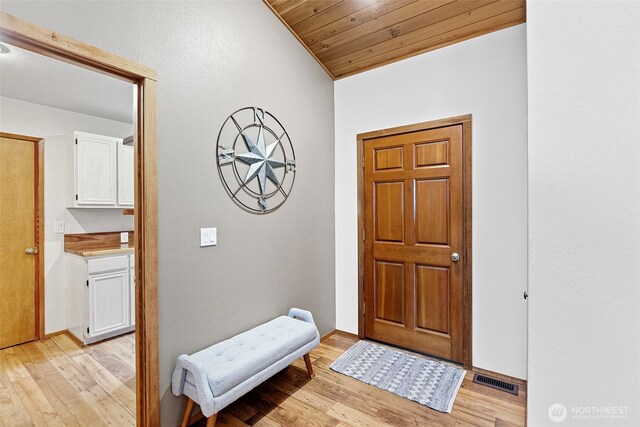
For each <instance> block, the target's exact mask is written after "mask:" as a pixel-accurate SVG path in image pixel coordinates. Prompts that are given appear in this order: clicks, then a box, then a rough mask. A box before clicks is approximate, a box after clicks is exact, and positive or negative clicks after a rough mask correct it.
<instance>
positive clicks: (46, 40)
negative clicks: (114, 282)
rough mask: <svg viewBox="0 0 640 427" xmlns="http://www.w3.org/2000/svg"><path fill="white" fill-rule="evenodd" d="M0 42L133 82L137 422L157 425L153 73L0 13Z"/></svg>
mask: <svg viewBox="0 0 640 427" xmlns="http://www.w3.org/2000/svg"><path fill="white" fill-rule="evenodd" d="M0 41H2V42H7V43H9V44H12V45H14V46H18V47H20V48H22V49H26V50H30V51H32V52H35V53H38V54H41V55H44V56H47V57H50V58H54V59H59V60H62V61H64V62H67V63H70V64H73V65H77V66H80V67H84V68H86V69H89V70H92V71H97V72H100V73H102V74H105V75H107V76H111V77H116V78H119V79H121V80H124V81H127V82H130V83H133V84H134V85H135V87H136V102H135V122H134V135H135V144H136V160H135V165H136V168H135V170H136V173H135V202H134V212H135V217H134V233H135V234H134V236H135V237H134V239H135V257H136V263H135V274H136V419H137V425H139V426H156V425H160V383H159V366H158V215H157V206H158V195H157V164H156V150H157V148H156V146H157V129H156V111H157V110H156V90H157V80H158V77H157V73H156V72H155V70H153V69H151V68H148V67H146V66H144V65H140V64H137V63H135V62H132V61H129V60H127V59H125V58H122V57H119V56H116V55H113V54H111V53H109V52H106V51H104V50H101V49H98V48H97V47H94V46H90V45H87V44H85V43H82V42H80V41H77V40H74V39H71V38H69V37H65V36H63V35H61V34H58V33H56V32H55V31H50V30H47V29H45V28H42V27H39V26H37V25H34V24H32V23H30V22H27V21H25V20H22V19H19V18H16V17H15V16H12V15H10V14H8V13H4V12H0Z"/></svg>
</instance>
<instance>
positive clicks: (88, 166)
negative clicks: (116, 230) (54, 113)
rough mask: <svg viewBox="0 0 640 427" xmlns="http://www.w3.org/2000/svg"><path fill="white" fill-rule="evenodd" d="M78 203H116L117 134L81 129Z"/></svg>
mask: <svg viewBox="0 0 640 427" xmlns="http://www.w3.org/2000/svg"><path fill="white" fill-rule="evenodd" d="M77 142H78V143H77V145H76V147H77V148H76V149H77V168H78V170H77V173H78V177H77V185H78V188H77V191H78V205H105V206H115V205H116V204H117V200H116V199H117V185H118V177H117V169H118V166H117V149H118V147H117V143H118V140H117V139H115V138H108V137H102V136H98V135H96V136H92V135H89V134H80V133H78V137H77Z"/></svg>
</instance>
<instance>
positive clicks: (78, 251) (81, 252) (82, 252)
mask: <svg viewBox="0 0 640 427" xmlns="http://www.w3.org/2000/svg"><path fill="white" fill-rule="evenodd" d="M134 250H135V247H134V244H133V243H123V244H121V245H110V246H95V245H94V246H90V245H87V247H86V248H80V247H74V248H65V249H64V251H65V252H66V253H68V254H73V255H78V256H85V257H89V256H102V255H116V254H132V253H133V252H134Z"/></svg>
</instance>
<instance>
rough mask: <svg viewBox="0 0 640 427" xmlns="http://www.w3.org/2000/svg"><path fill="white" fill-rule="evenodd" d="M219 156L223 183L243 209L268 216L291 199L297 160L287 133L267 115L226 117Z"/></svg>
mask: <svg viewBox="0 0 640 427" xmlns="http://www.w3.org/2000/svg"><path fill="white" fill-rule="evenodd" d="M225 144H227V145H225ZM216 156H217V161H218V173H219V174H220V178H221V179H222V183H223V184H224V187H225V189H226V190H227V193H228V194H229V196H230V197H231V199H232V200H233V201H234V202H235V203H236V204H237V205H238V206H240V207H241V208H243V209H245V210H247V211H249V212H253V213H258V214H266V213H269V212H273V211H275V210H276V209H278V208H279V207H280V206H282V204H283V203H284V202H285V201H286V200H287V198H288V197H289V194H290V193H291V189H292V188H293V182H294V180H295V176H296V157H295V153H294V151H293V145H292V144H291V139H290V138H289V135H288V134H287V131H286V130H285V129H284V127H283V126H282V124H281V123H280V122H279V121H278V119H276V118H275V117H274V116H273V115H272V114H270V113H269V112H268V111H265V110H263V109H262V108H258V107H246V108H242V109H240V110H238V111H236V112H234V113H233V114H231V115H230V116H229V117H227V119H226V120H225V121H224V123H223V124H222V127H221V128H220V132H219V133H218V141H217V146H216Z"/></svg>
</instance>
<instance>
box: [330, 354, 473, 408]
mask: <svg viewBox="0 0 640 427" xmlns="http://www.w3.org/2000/svg"><path fill="white" fill-rule="evenodd" d="M331 369H332V370H334V371H336V372H339V373H341V374H344V375H348V376H350V377H352V378H355V379H357V380H360V381H362V382H364V383H367V384H370V385H372V386H375V387H378V388H379V389H382V390H386V391H390V392H391V393H394V394H397V395H398V396H402V397H405V398H407V399H411V400H413V401H416V402H418V403H420V404H422V405H425V406H428V407H429V408H431V409H435V410H436V411H440V412H446V413H450V412H451V408H453V402H454V401H455V400H456V396H457V395H458V390H460V386H461V385H462V381H463V380H464V376H465V374H466V371H465V370H464V369H458V368H455V367H453V366H450V365H447V364H444V363H441V362H437V361H435V360H430V359H425V358H423V357H418V356H415V355H412V354H407V353H404V352H402V351H397V350H393V349H391V348H389V347H384V346H381V345H377V344H374V343H372V342H369V341H359V342H358V343H356V344H354V345H353V346H352V347H351V348H350V349H349V350H347V351H346V352H345V353H344V354H343V355H342V356H340V357H339V358H338V359H337V360H336V361H335V362H333V363H332V364H331Z"/></svg>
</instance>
